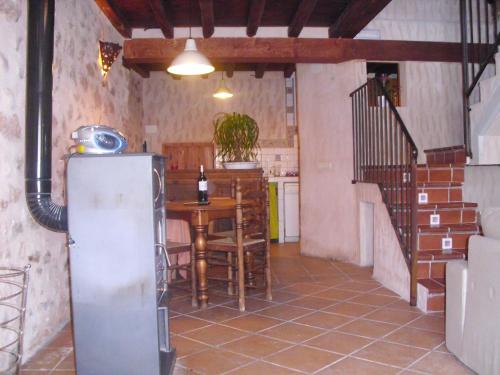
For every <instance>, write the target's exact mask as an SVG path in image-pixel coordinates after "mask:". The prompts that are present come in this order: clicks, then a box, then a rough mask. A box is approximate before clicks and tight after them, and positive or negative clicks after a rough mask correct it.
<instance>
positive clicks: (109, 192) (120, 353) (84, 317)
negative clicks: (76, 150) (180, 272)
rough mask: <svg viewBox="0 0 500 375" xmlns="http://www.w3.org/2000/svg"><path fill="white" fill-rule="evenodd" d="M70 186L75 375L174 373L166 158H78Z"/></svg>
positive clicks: (72, 161) (71, 162) (74, 160)
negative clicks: (170, 334) (166, 215)
mask: <svg viewBox="0 0 500 375" xmlns="http://www.w3.org/2000/svg"><path fill="white" fill-rule="evenodd" d="M67 181H68V182H67V196H68V224H69V247H70V278H71V301H72V318H73V331H74V340H75V357H76V370H77V374H78V375H165V374H169V373H171V371H172V369H173V366H174V362H175V350H174V349H173V348H172V347H171V346H170V340H169V327H168V303H167V294H168V293H167V285H166V277H165V276H166V275H165V272H166V262H167V258H166V256H167V255H166V249H165V244H166V236H165V201H164V196H165V194H164V193H165V192H164V161H163V158H161V157H159V156H155V155H153V154H147V153H143V154H132V153H130V154H117V155H74V156H72V157H71V158H70V159H69V162H68V169H67Z"/></svg>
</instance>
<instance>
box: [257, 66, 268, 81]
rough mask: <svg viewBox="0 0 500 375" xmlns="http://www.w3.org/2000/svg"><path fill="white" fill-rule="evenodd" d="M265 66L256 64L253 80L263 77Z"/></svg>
mask: <svg viewBox="0 0 500 375" xmlns="http://www.w3.org/2000/svg"><path fill="white" fill-rule="evenodd" d="M266 67H267V64H257V66H256V67H255V78H259V79H260V78H262V77H264V73H265V72H266Z"/></svg>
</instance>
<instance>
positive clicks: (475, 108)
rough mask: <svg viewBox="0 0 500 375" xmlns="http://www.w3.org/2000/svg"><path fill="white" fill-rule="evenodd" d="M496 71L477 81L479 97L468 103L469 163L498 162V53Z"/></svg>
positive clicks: (499, 128) (499, 65) (499, 134)
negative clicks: (470, 155)
mask: <svg viewBox="0 0 500 375" xmlns="http://www.w3.org/2000/svg"><path fill="white" fill-rule="evenodd" d="M495 62H496V72H497V74H494V75H492V76H491V77H489V78H486V79H483V80H481V81H479V83H478V85H479V98H480V100H479V101H478V102H477V103H474V104H472V105H470V112H469V116H470V126H471V130H470V131H471V149H472V160H471V164H478V165H488V164H500V105H499V104H498V103H500V74H499V72H500V53H496V55H495Z"/></svg>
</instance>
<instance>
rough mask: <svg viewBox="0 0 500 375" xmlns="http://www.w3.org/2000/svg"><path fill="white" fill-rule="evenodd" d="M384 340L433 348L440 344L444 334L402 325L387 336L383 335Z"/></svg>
mask: <svg viewBox="0 0 500 375" xmlns="http://www.w3.org/2000/svg"><path fill="white" fill-rule="evenodd" d="M384 341H390V342H396V343H398V344H404V345H411V346H415V347H418V348H424V349H433V348H435V347H436V346H441V345H440V344H442V343H443V342H444V334H442V333H438V332H431V331H425V330H422V329H416V328H411V327H402V328H400V329H398V330H397V331H395V332H393V333H391V334H390V335H389V336H387V337H384ZM445 349H446V348H445Z"/></svg>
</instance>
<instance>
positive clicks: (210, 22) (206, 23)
mask: <svg viewBox="0 0 500 375" xmlns="http://www.w3.org/2000/svg"><path fill="white" fill-rule="evenodd" d="M199 4H200V15H201V27H202V28H203V37H205V38H210V37H211V36H212V34H213V33H214V28H215V17H214V2H213V0H199Z"/></svg>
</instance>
